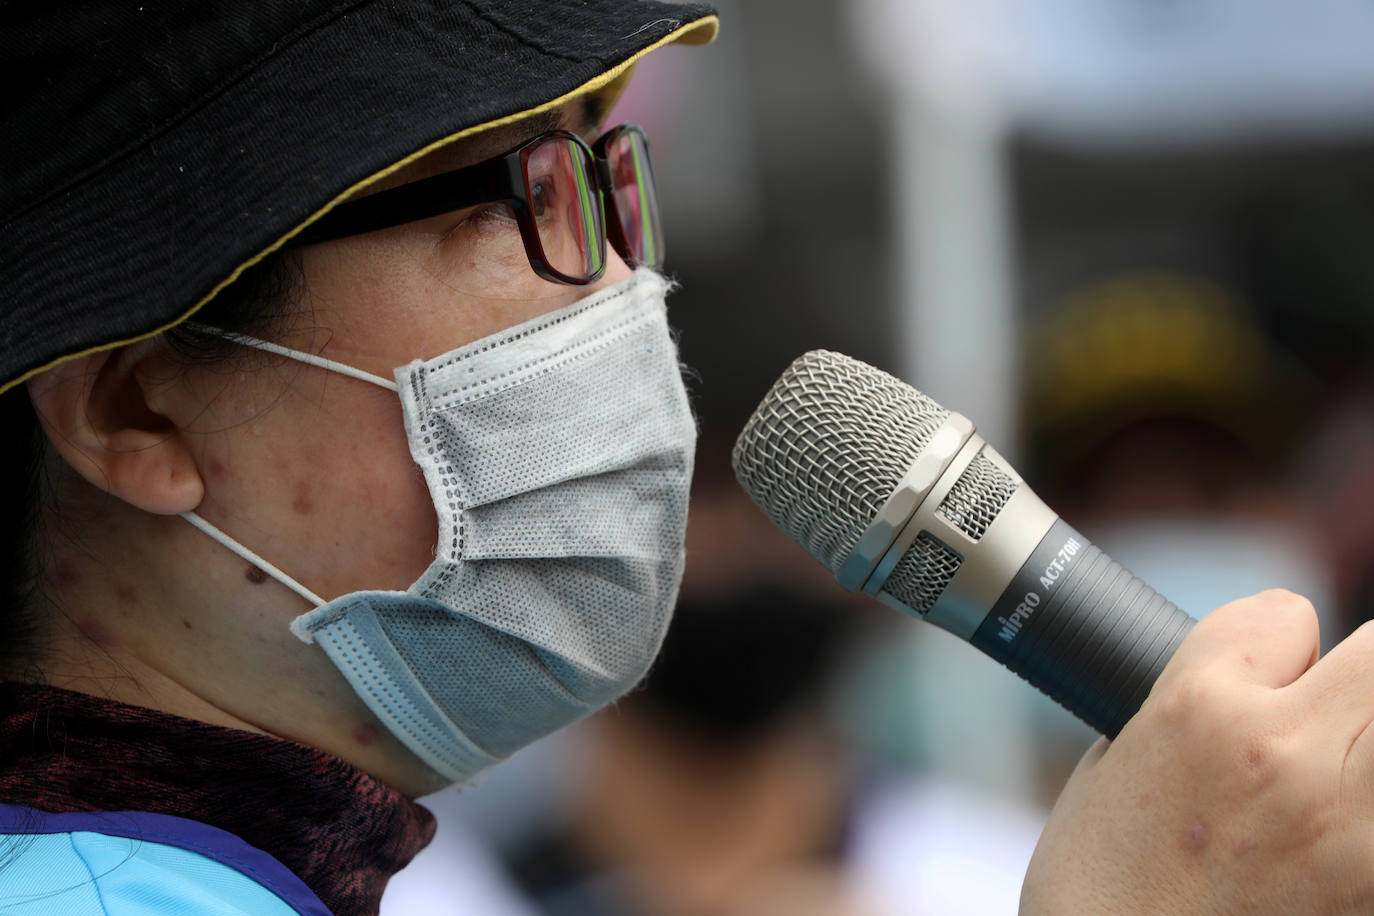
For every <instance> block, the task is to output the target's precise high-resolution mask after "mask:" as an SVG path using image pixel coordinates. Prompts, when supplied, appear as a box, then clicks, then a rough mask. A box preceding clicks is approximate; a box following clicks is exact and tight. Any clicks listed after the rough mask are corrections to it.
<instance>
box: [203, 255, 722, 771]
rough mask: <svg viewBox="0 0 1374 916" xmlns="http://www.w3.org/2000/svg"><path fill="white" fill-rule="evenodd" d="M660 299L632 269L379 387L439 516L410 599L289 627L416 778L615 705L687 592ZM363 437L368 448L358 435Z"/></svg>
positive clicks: (336, 603)
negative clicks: (326, 663) (386, 733)
mask: <svg viewBox="0 0 1374 916" xmlns="http://www.w3.org/2000/svg"><path fill="white" fill-rule="evenodd" d="M666 292H667V288H666V283H665V281H664V280H663V279H662V278H661V277H659V276H658V275H657V274H654V273H652V272H650V271H646V270H640V271H638V272H636V274H635V275H634V277H632V278H631V279H629V280H627V281H625V282H623V283H620V284H617V285H615V286H611V287H608V288H606V289H603V290H600V291H598V292H596V293H593V294H592V295H590V296H588V297H586V298H584V299H581V300H579V301H577V302H575V303H573V304H572V305H569V306H567V307H566V308H562V309H559V310H558V311H555V312H550V313H548V314H546V315H542V316H540V317H538V318H535V319H533V320H531V321H527V322H525V323H524V324H520V325H517V326H515V327H512V328H508V329H506V330H505V331H502V332H500V333H498V334H494V335H492V336H490V337H487V338H484V339H482V340H478V341H475V342H473V343H470V344H468V345H466V346H463V347H460V348H458V349H457V350H453V351H452V352H449V353H446V354H444V355H443V356H440V357H438V358H436V359H432V360H428V361H419V360H417V361H415V362H413V363H411V364H410V365H408V366H404V367H402V368H399V369H397V370H396V372H395V376H396V381H395V383H394V384H393V383H392V382H390V381H388V380H386V379H383V378H381V377H378V376H372V375H370V374H368V373H366V372H362V371H360V370H357V369H353V368H351V367H347V366H341V365H340V364H337V363H334V362H332V361H330V360H326V359H323V358H321V357H317V356H314V355H312V354H308V353H301V352H298V351H290V350H285V349H284V348H281V347H278V346H276V345H274V344H268V343H265V342H263V341H259V340H255V339H253V338H246V337H242V336H239V335H229V336H230V337H231V338H232V339H234V340H237V341H239V342H241V343H243V344H245V345H248V346H254V347H258V348H260V349H266V350H270V351H272V352H277V353H281V354H283V355H286V356H290V357H292V358H294V359H299V360H301V361H303V362H308V363H311V364H313V365H319V366H324V367H325V368H329V369H331V370H334V371H339V372H342V373H344V374H347V375H350V376H352V377H355V378H362V379H365V380H367V381H372V382H374V383H376V384H379V385H383V386H385V387H388V388H393V389H396V390H398V392H399V394H400V397H401V405H402V409H403V415H404V422H405V430H406V436H407V438H408V439H409V441H410V450H411V454H412V456H413V457H414V458H415V461H416V463H418V464H419V465H420V467H421V468H422V469H423V470H424V476H425V481H426V483H427V484H428V486H429V491H430V494H431V496H432V497H433V500H434V508H435V511H436V512H437V514H438V517H439V542H438V546H437V550H436V557H435V560H434V562H433V563H432V564H431V565H430V567H429V569H428V570H426V571H425V573H424V575H422V576H421V577H420V578H419V580H418V581H417V582H415V584H413V585H412V586H411V587H410V588H408V589H407V590H406V591H404V592H391V591H362V592H353V593H351V594H347V595H343V596H341V597H338V598H335V599H334V600H332V601H328V602H325V601H323V600H322V599H320V598H318V597H317V596H315V595H314V594H313V593H312V592H310V591H309V590H308V589H306V588H305V587H304V586H302V585H301V584H300V583H298V582H296V581H295V580H294V579H292V578H291V577H290V576H289V575H287V574H285V573H283V572H282V571H281V570H278V569H277V568H276V567H274V566H272V565H271V564H270V563H267V562H265V561H264V560H263V559H262V558H261V557H258V556H257V555H256V554H254V553H253V552H252V551H250V550H248V549H247V548H246V547H244V546H243V545H241V544H239V543H237V542H236V541H234V540H233V539H232V538H229V537H228V536H227V535H225V534H224V533H223V532H221V531H218V530H217V529H215V528H214V527H213V526H211V525H209V524H208V523H206V522H205V521H204V520H203V519H200V518H199V517H197V516H195V515H193V514H188V516H187V518H188V520H189V521H191V522H192V523H193V524H195V525H196V526H197V527H199V528H200V529H201V530H203V531H205V532H206V533H207V534H209V535H210V536H212V537H214V538H215V539H216V540H218V541H220V542H221V543H223V544H225V546H227V547H229V548H230V549H231V550H234V551H235V552H236V553H238V554H239V555H241V556H243V557H245V558H246V559H248V560H249V561H250V562H253V563H256V564H257V565H259V566H261V567H262V568H263V569H264V570H266V571H267V572H268V573H269V574H270V575H272V576H274V577H275V578H277V579H278V580H279V581H281V582H283V584H286V585H287V586H289V587H291V588H293V589H295V590H296V591H298V592H299V593H301V594H302V595H305V596H306V597H307V598H308V599H310V600H311V601H312V602H313V603H315V604H317V605H319V606H318V607H316V608H315V610H313V611H310V612H309V613H306V614H304V615H302V616H300V617H298V618H296V620H295V621H294V622H293V623H292V624H291V630H292V632H294V633H295V634H296V635H297V636H299V637H300V638H301V639H303V640H305V641H306V642H313V643H315V644H316V645H318V646H320V647H321V648H323V649H324V651H325V652H326V653H327V654H328V656H329V658H330V659H331V660H332V661H333V662H334V664H335V665H336V666H337V667H338V669H339V670H340V671H341V672H342V673H343V675H344V677H346V678H347V679H348V682H349V683H350V684H351V685H352V687H353V689H354V690H355V691H357V693H358V694H359V696H361V697H362V698H363V700H364V701H366V703H367V705H368V706H369V707H370V708H371V709H372V711H373V712H374V713H375V714H376V715H377V717H378V718H379V719H381V721H382V722H384V723H385V724H386V725H387V727H388V728H389V729H390V730H391V731H392V732H394V733H395V734H396V736H397V737H398V738H399V739H400V740H401V741H402V742H404V743H405V745H406V746H407V747H409V748H410V749H411V750H412V751H413V752H414V753H415V754H416V755H417V756H418V757H419V758H420V759H421V760H423V761H425V763H427V764H428V765H429V766H430V767H432V768H433V769H434V770H436V771H437V772H439V773H441V774H443V775H445V776H447V777H448V778H450V779H453V780H465V779H468V778H470V777H471V776H472V775H474V774H475V773H477V772H478V771H480V770H482V769H484V768H485V767H487V766H490V765H491V764H493V763H495V762H497V761H499V760H501V759H502V758H504V757H506V756H508V755H509V754H511V753H512V752H514V751H515V750H517V749H519V748H520V747H522V746H524V745H526V744H528V743H530V742H531V741H534V740H535V739H537V738H539V737H542V736H543V735H546V734H548V733H549V732H552V731H554V730H555V729H558V728H560V727H561V726H563V725H566V724H568V723H569V722H572V721H573V720H575V719H577V718H579V717H581V716H583V715H585V714H586V713H589V712H591V711H593V710H595V709H597V708H598V707H600V706H603V705H605V704H606V703H608V702H610V701H611V700H613V699H615V698H616V697H618V696H619V695H621V694H622V693H624V692H625V691H626V690H628V689H629V688H630V687H632V686H633V685H634V684H635V683H636V682H637V681H638V680H639V679H640V678H641V677H642V676H643V675H644V672H645V671H646V670H647V669H648V666H649V664H650V662H651V661H652V660H653V658H654V656H655V654H657V652H658V648H659V645H660V643H661V641H662V639H663V634H664V632H665V630H666V629H667V625H668V620H669V617H670V615H671V612H672V608H673V605H674V603H675V601H676V598H677V588H678V582H679V580H680V579H681V576H682V564H683V546H682V545H683V536H684V534H685V532H686V526H687V495H688V489H689V485H690V479H691V473H692V455H693V449H694V445H695V439H696V428H695V424H694V422H693V419H692V416H691V411H690V408H689V406H688V403H687V395H686V392H685V390H684V388H683V384H682V378H681V375H680V372H679V368H678V361H677V348H676V346H675V345H674V342H673V340H672V337H671V336H670V333H669V330H668V324H667V313H666V306H665V303H664V297H665V295H666ZM360 434H364V435H365V434H366V432H365V431H360Z"/></svg>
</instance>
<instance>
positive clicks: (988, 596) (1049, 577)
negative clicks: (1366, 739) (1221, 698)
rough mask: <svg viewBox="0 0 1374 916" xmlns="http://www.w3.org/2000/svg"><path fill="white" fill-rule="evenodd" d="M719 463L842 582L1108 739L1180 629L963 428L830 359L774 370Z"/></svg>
mask: <svg viewBox="0 0 1374 916" xmlns="http://www.w3.org/2000/svg"><path fill="white" fill-rule="evenodd" d="M732 463H733V465H734V469H735V476H736V478H737V479H738V480H739V482H740V485H741V486H743V487H744V489H745V490H746V491H747V492H748V493H749V495H750V496H751V497H752V498H753V500H754V502H755V503H756V504H758V506H759V508H761V509H762V510H763V511H764V513H765V514H766V515H767V516H768V517H769V518H770V519H771V520H772V521H773V523H774V524H776V525H778V526H779V527H780V528H782V530H783V531H784V532H785V533H786V534H787V536H788V537H790V538H791V539H792V540H794V541H796V542H797V543H798V544H800V545H801V546H802V547H803V548H804V549H805V550H806V552H807V553H809V554H811V556H813V557H815V558H816V559H817V560H819V561H820V562H821V563H823V564H825V566H826V567H827V568H829V569H830V571H831V572H833V573H834V574H835V578H836V579H837V580H838V581H839V583H840V584H841V585H842V586H844V587H845V588H847V589H849V590H850V591H863V592H865V593H867V594H869V595H874V596H876V597H877V598H878V600H879V601H882V602H883V603H884V604H887V605H888V606H890V607H893V608H896V609H898V610H901V611H905V612H906V613H908V614H912V615H915V616H916V617H921V618H924V619H925V620H927V621H929V622H931V623H934V624H936V625H937V626H940V627H943V628H944V629H946V630H948V631H949V632H951V633H953V634H954V635H956V636H958V637H959V638H961V639H964V640H967V641H968V642H971V643H972V644H973V645H974V646H976V647H977V648H978V649H980V650H982V651H983V652H984V653H986V654H987V655H990V656H992V657H993V658H994V659H996V660H997V661H999V662H1001V663H1002V664H1003V665H1005V666H1006V667H1007V668H1009V669H1011V670H1012V671H1013V672H1015V673H1016V674H1018V675H1020V676H1021V677H1022V678H1024V679H1025V680H1026V681H1028V682H1029V683H1030V684H1032V685H1034V686H1035V687H1037V688H1039V689H1040V690H1041V691H1042V692H1044V693H1045V694H1046V695H1048V696H1049V697H1050V698H1051V699H1053V700H1054V701H1055V702H1057V703H1059V704H1060V705H1062V706H1063V707H1064V708H1066V709H1068V710H1069V711H1070V712H1072V713H1073V714H1074V715H1076V716H1078V717H1079V718H1080V719H1082V720H1083V721H1084V722H1086V723H1087V724H1088V725H1090V726H1092V727H1093V728H1094V729H1096V730H1097V731H1098V732H1100V733H1102V734H1104V735H1106V736H1108V737H1109V738H1114V737H1116V735H1117V733H1118V732H1119V731H1121V728H1122V727H1123V726H1124V725H1125V724H1126V721H1127V720H1128V719H1130V717H1131V716H1132V715H1134V714H1135V712H1136V711H1137V710H1138V709H1139V708H1140V704H1141V703H1143V702H1145V697H1146V696H1147V695H1148V694H1149V692H1150V688H1151V687H1152V686H1153V685H1154V682H1155V680H1156V679H1157V678H1158V677H1159V673H1160V672H1161V671H1162V670H1163V669H1164V665H1165V664H1166V663H1167V662H1168V660H1169V659H1170V657H1172V656H1173V654H1174V650H1175V649H1177V648H1178V645H1179V643H1181V642H1182V641H1183V637H1184V636H1186V635H1187V634H1188V631H1189V630H1190V629H1191V628H1192V626H1193V624H1194V623H1195V621H1194V620H1193V618H1191V617H1189V616H1188V615H1187V614H1185V613H1184V612H1183V611H1180V610H1179V609H1178V608H1177V607H1175V606H1174V605H1173V604H1172V603H1171V602H1169V601H1168V600H1166V599H1165V598H1163V597H1161V596H1160V595H1159V594H1157V593H1156V592H1155V591H1154V590H1153V589H1151V588H1150V587H1149V586H1148V585H1146V584H1145V583H1143V582H1141V581H1140V580H1139V579H1137V578H1136V577H1135V576H1134V575H1132V574H1131V573H1130V572H1128V571H1127V570H1125V569H1123V568H1122V567H1121V565H1120V564H1118V563H1117V562H1116V561H1114V560H1112V559H1111V558H1110V557H1109V556H1107V555H1106V554H1104V553H1103V552H1102V551H1101V550H1099V549H1098V548H1096V547H1094V546H1093V545H1092V544H1091V543H1089V542H1088V540H1087V539H1086V538H1084V537H1083V536H1082V535H1081V534H1079V533H1078V532H1077V531H1075V530H1074V529H1073V528H1071V527H1070V526H1069V525H1068V524H1066V523H1065V522H1064V521H1063V520H1062V519H1060V518H1059V516H1058V515H1057V514H1055V512H1054V511H1052V510H1051V509H1050V508H1049V507H1048V506H1046V505H1045V504H1044V502H1042V501H1041V500H1040V498H1039V497H1038V496H1036V495H1035V493H1034V492H1033V491H1032V490H1031V489H1030V487H1028V486H1026V484H1025V482H1024V481H1023V480H1022V479H1021V477H1020V476H1019V475H1018V474H1017V473H1016V471H1014V470H1013V469H1012V468H1011V466H1010V465H1009V464H1007V462H1006V460H1005V459H1003V458H1002V456H1001V455H999V454H998V453H997V452H996V451H995V450H994V449H993V448H992V447H991V446H989V445H988V444H987V443H986V442H985V441H984V440H983V438H982V436H979V435H978V434H977V433H976V432H974V428H973V424H972V423H971V422H969V421H968V420H967V419H966V418H964V417H963V416H961V415H959V414H957V413H954V412H953V411H950V410H947V409H945V408H944V407H941V406H940V405H939V404H937V403H936V402H935V401H933V400H931V399H930V398H929V397H927V396H926V395H924V394H922V393H921V392H919V391H917V390H916V389H915V388H913V387H911V386H910V385H908V384H906V383H905V382H903V381H901V380H900V379H897V378H894V377H893V376H891V375H889V374H887V373H886V372H883V371H881V370H879V369H875V368H874V367H872V366H870V365H868V364H867V363H863V362H860V361H859V360H856V359H853V358H851V357H848V356H845V355H843V354H841V353H832V352H829V351H826V350H813V351H811V352H809V353H806V354H803V355H802V356H800V357H798V358H797V359H796V360H795V361H794V362H793V363H792V365H791V366H789V367H788V368H787V370H786V371H785V372H784V373H783V374H782V376H781V377H780V378H779V379H778V381H777V382H776V383H775V384H774V385H773V387H772V389H771V390H770V391H769V392H768V394H767V395H766V396H765V397H764V399H763V401H762V402H761V403H760V404H759V406H758V408H757V409H756V410H755V411H754V415H753V416H752V417H751V418H750V419H749V422H748V423H747V424H746V425H745V427H744V430H743V432H741V433H740V436H739V439H738V440H737V441H736V442H735V449H734V454H733V462H732Z"/></svg>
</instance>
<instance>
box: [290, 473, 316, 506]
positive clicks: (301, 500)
mask: <svg viewBox="0 0 1374 916" xmlns="http://www.w3.org/2000/svg"><path fill="white" fill-rule="evenodd" d="M291 511H292V512H295V513H296V514H297V515H309V514H310V513H312V512H314V511H315V503H314V502H313V501H312V500H311V499H310V482H309V481H308V480H302V481H301V482H300V483H299V484H298V485H297V486H296V498H295V499H294V500H292V501H291Z"/></svg>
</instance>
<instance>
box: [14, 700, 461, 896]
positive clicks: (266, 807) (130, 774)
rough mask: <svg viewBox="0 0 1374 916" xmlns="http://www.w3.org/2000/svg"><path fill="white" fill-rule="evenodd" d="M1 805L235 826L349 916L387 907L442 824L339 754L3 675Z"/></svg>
mask: <svg viewBox="0 0 1374 916" xmlns="http://www.w3.org/2000/svg"><path fill="white" fill-rule="evenodd" d="M0 802H3V803H8V804H13V805H22V806H25V807H30V808H36V809H38V810H40V811H47V812H52V813H70V812H91V811H141V812H147V813H150V814H158V815H171V816H174V817H179V818H187V819H189V820H193V821H199V822H200V823H202V824H208V825H210V826H211V827H215V828H218V829H219V830H223V831H227V832H228V833H231V834H233V835H235V836H237V837H239V838H241V839H242V840H244V841H245V842H246V843H248V844H249V845H250V846H252V847H255V848H257V849H259V850H262V851H263V852H265V853H267V854H269V855H270V856H272V857H273V858H275V859H277V860H278V861H279V862H281V863H282V864H283V865H285V866H286V867H287V868H288V869H290V871H291V872H292V873H294V874H295V875H296V876H297V877H298V878H300V880H301V881H302V882H304V884H305V885H306V887H308V888H309V889H310V890H311V891H313V892H314V893H315V894H317V895H318V896H319V898H320V899H321V900H322V901H323V902H324V903H325V905H326V906H328V907H329V909H330V911H331V912H333V913H334V914H336V916H355V914H375V913H376V912H377V910H378V907H379V905H380V901H381V896H382V891H383V889H384V888H385V887H386V882H387V880H388V879H389V878H390V877H391V876H392V875H393V874H395V873H396V872H397V871H399V870H400V869H401V868H402V867H403V866H405V864H406V863H408V862H409V861H410V860H411V859H412V858H413V857H414V856H415V854H416V853H418V852H419V851H420V850H421V849H422V848H424V846H425V844H427V843H428V842H429V841H430V839H431V838H432V837H433V835H434V818H433V816H432V815H431V814H430V813H429V812H428V811H426V810H425V809H424V808H422V807H420V806H419V805H417V804H415V803H414V802H411V801H409V800H408V799H406V798H404V797H403V796H402V795H401V794H400V793H398V792H396V791H395V790H394V789H391V788H389V787H387V786H385V785H383V784H382V783H380V782H378V781H377V780H375V779H373V778H372V777H371V776H369V775H367V774H366V773H364V772H362V771H361V770H359V769H357V768H356V767H354V766H352V765H350V764H348V763H345V762H344V761H342V760H340V759H339V758H337V757H333V756H331V755H329V754H326V753H325V752H324V751H321V750H317V749H315V748H312V747H307V746H306V745H302V744H297V743H295V742H292V741H286V740H283V739H280V738H273V737H270V736H267V735H259V734H255V733H253V732H245V731H239V730H237V729H232V728H223V727H221V726H217V725H209V724H207V723H204V722H197V721H194V720H191V719H183V718H181V717H179V716H173V715H169V714H167V713H162V712H157V711H156V710H152V709H144V708H142V707H138V706H130V705H127V704H124V703H116V702H114V701H111V700H105V699H101V698H99V697H94V696H88V695H86V694H81V693H73V692H71V691H68V690H61V689H58V688H55V687H44V686H38V685H33V684H15V683H0Z"/></svg>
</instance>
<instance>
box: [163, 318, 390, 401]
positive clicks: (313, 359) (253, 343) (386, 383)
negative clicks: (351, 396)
mask: <svg viewBox="0 0 1374 916" xmlns="http://www.w3.org/2000/svg"><path fill="white" fill-rule="evenodd" d="M185 326H186V327H188V328H190V329H192V330H195V331H200V332H202V333H204V334H214V335H215V336H216V337H223V338H224V339H225V340H229V341H233V342H234V343H236V344H242V345H243V346H245V347H252V348H253V349H254V350H265V351H266V352H268V353H275V354H277V355H278V356H285V357H286V358H287V359H294V360H295V361H296V362H298V363H305V364H306V365H309V366H319V367H320V368H321V369H328V370H330V371H331V372H337V373H339V374H340V375H347V376H350V377H351V378H355V379H359V380H360V381H364V382H371V383H372V384H374V385H379V386H381V387H382V388H385V389H387V390H388V391H396V392H399V391H400V390H401V389H400V388H398V387H397V386H396V382H394V381H393V380H391V379H387V378H382V377H381V376H380V375H373V374H372V373H371V372H367V371H364V370H362V369H355V368H354V367H352V366H350V365H348V364H347V363H341V362H337V361H335V360H332V359H329V358H327V357H324V356H317V355H315V354H314V353H305V352H303V351H301V350H292V349H291V348H290V347H283V346H282V345H281V344H274V343H272V342H271V341H267V340H259V339H258V338H256V337H249V336H248V335H247V334H236V333H234V332H233V331H221V330H220V329H219V328H212V327H209V326H208V325H203V324H199V323H197V322H194V321H188V322H186V325H185Z"/></svg>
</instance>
